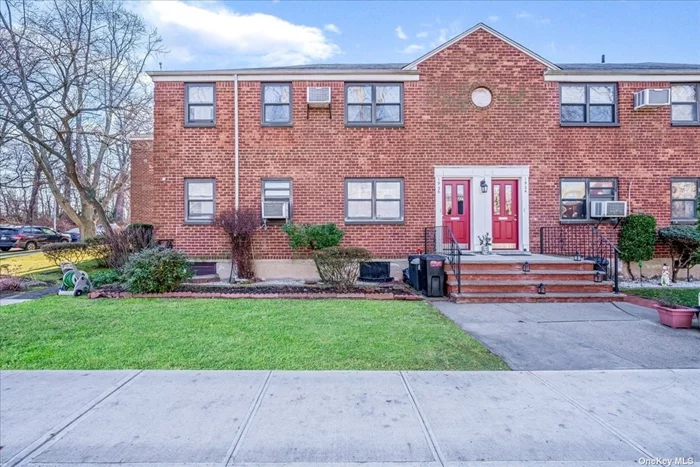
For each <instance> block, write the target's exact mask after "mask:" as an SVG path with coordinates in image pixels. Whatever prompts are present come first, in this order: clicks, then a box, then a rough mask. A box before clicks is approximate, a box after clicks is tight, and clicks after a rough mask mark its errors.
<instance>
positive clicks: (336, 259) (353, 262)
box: [314, 246, 372, 287]
mask: <svg viewBox="0 0 700 467" xmlns="http://www.w3.org/2000/svg"><path fill="white" fill-rule="evenodd" d="M371 258H372V253H370V252H369V251H368V250H365V249H364V248H357V247H342V246H334V247H330V248H324V249H322V250H318V251H317V252H315V253H314V262H315V263H316V269H317V270H318V275H319V276H321V280H322V281H323V282H327V283H329V284H335V285H340V286H343V287H350V286H352V285H353V284H354V283H355V281H356V280H357V276H358V275H359V273H360V262H362V261H368V260H370V259H371Z"/></svg>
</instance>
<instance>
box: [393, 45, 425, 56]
mask: <svg viewBox="0 0 700 467" xmlns="http://www.w3.org/2000/svg"><path fill="white" fill-rule="evenodd" d="M424 49H425V47H424V46H422V45H421V44H411V45H407V46H406V47H404V48H403V49H402V50H400V51H399V52H401V53H402V54H415V53H418V52H421V51H423V50H424Z"/></svg>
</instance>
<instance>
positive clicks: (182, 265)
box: [123, 247, 193, 293]
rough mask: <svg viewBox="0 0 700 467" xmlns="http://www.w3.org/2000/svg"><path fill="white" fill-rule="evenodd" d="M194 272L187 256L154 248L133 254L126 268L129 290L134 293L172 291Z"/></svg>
mask: <svg viewBox="0 0 700 467" xmlns="http://www.w3.org/2000/svg"><path fill="white" fill-rule="evenodd" d="M192 275H193V272H192V269H191V268H190V264H189V262H188V261H187V258H186V257H185V255H184V254H183V253H181V252H179V251H177V250H173V249H168V248H161V247H152V248H147V249H145V250H143V251H141V252H139V253H134V254H133V255H131V256H130V257H129V262H128V263H126V266H125V267H124V274H123V278H124V280H125V282H126V289H127V290H128V291H130V292H134V293H164V292H172V291H173V290H175V289H176V288H177V287H178V286H179V285H180V284H182V283H183V282H184V281H186V280H187V279H189V278H190V277H192Z"/></svg>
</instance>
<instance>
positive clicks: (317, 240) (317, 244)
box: [282, 222, 345, 251]
mask: <svg viewBox="0 0 700 467" xmlns="http://www.w3.org/2000/svg"><path fill="white" fill-rule="evenodd" d="M282 232H284V233H286V234H287V236H288V237H289V246H290V248H291V249H292V250H295V251H298V250H321V249H323V248H330V247H334V246H337V245H339V244H340V241H341V240H342V239H343V236H344V235H345V233H344V232H343V231H342V230H340V229H339V228H338V226H337V225H335V224H333V223H330V224H300V225H296V224H292V223H291V222H288V223H287V224H285V225H284V226H282Z"/></svg>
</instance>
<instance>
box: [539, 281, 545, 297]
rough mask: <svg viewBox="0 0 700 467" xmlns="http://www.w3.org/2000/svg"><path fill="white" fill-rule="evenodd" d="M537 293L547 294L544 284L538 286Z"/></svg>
mask: <svg viewBox="0 0 700 467" xmlns="http://www.w3.org/2000/svg"><path fill="white" fill-rule="evenodd" d="M537 293H538V294H540V295H544V294H546V293H547V287H545V286H544V283H540V285H539V286H538V287H537Z"/></svg>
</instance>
